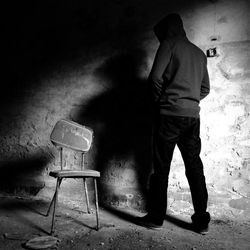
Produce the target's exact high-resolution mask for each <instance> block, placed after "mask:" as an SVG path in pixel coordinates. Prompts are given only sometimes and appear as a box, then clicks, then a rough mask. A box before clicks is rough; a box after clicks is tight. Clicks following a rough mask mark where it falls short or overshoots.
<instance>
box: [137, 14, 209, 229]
mask: <svg viewBox="0 0 250 250" xmlns="http://www.w3.org/2000/svg"><path fill="white" fill-rule="evenodd" d="M154 32H155V35H156V36H157V38H158V40H159V42H160V46H159V48H158V50H157V53H156V55H155V59H154V62H153V66H152V69H151V72H150V75H149V79H148V80H149V83H150V86H151V89H152V99H153V106H154V112H155V114H154V117H155V124H154V127H155V128H154V133H153V169H154V171H153V174H152V176H151V178H150V183H149V197H148V208H147V210H148V213H147V215H146V216H144V217H140V218H138V221H137V222H138V223H139V224H140V225H142V226H145V227H148V228H159V227H161V226H162V225H163V221H164V218H165V215H166V208H167V187H168V176H169V171H170V164H171V160H172V156H173V152H174V148H175V146H176V145H177V146H178V148H179V149H180V152H181V155H182V158H183V161H184V164H185V173H186V177H187V180H188V183H189V186H190V191H191V196H192V201H193V207H194V214H193V215H192V217H191V219H192V222H193V223H192V225H193V229H194V230H195V231H197V232H199V233H202V234H205V233H207V232H208V224H209V221H210V214H209V213H208V212H207V201H208V193H207V188H206V182H205V177H204V172H203V164H202V161H201V159H200V156H199V155H200V151H201V140H200V118H199V111H200V107H199V103H200V101H201V100H202V99H203V98H205V97H206V96H207V95H208V94H209V91H210V84H209V76H208V71H207V58H206V56H205V54H204V53H203V51H202V50H201V49H199V48H198V47H197V46H196V45H194V44H193V43H191V42H190V41H189V40H188V38H187V37H186V33H185V31H184V28H183V22H182V19H181V17H180V15H178V14H175V13H173V14H169V15H167V16H166V17H165V18H164V19H162V20H161V21H160V22H159V23H157V24H156V26H155V27H154Z"/></svg>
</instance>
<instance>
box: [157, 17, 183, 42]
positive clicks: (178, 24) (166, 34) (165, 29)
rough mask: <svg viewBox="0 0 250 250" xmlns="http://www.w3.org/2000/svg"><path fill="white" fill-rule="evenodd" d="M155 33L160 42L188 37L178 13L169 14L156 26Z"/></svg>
mask: <svg viewBox="0 0 250 250" xmlns="http://www.w3.org/2000/svg"><path fill="white" fill-rule="evenodd" d="M154 33H155V35H156V36H157V38H158V40H159V41H160V42H162V41H163V40H165V39H169V38H175V37H186V32H185V30H184V27H183V22H182V19H181V17H180V15H179V14H176V13H172V14H169V15H167V16H166V17H164V18H163V19H162V20H160V21H159V22H158V23H157V24H156V25H155V26H154Z"/></svg>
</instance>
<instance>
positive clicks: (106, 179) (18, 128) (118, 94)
mask: <svg viewBox="0 0 250 250" xmlns="http://www.w3.org/2000/svg"><path fill="white" fill-rule="evenodd" d="M30 4H31V3H30ZM31 5H32V4H31ZM19 7H20V8H21V10H23V12H25V13H23V15H20V14H17V13H19V12H18V10H19ZM26 7H27V6H19V5H17V6H16V11H12V9H11V12H10V14H11V15H10V16H11V17H12V18H14V16H15V15H18V16H19V17H20V20H19V19H18V18H16V19H13V20H11V18H9V20H7V21H8V22H9V23H8V26H7V27H8V29H9V30H11V31H12V32H9V33H8V32H7V34H6V37H8V39H9V40H8V39H7V43H8V45H7V48H9V50H7V51H8V56H7V59H6V64H7V70H6V72H5V73H6V74H7V77H8V79H9V81H8V82H7V83H5V84H4V83H2V87H3V88H2V90H3V91H2V92H1V95H0V97H1V107H0V110H1V114H2V115H1V118H0V121H1V122H0V143H1V147H0V155H1V159H0V168H1V171H2V174H1V177H0V180H1V182H0V183H1V184H0V188H1V192H5V193H6V192H7V193H12V194H13V193H14V194H22V193H28V194H33V195H37V196H39V197H46V198H48V197H51V195H52V191H53V190H54V187H55V180H54V179H53V178H51V177H49V176H48V172H49V170H50V169H54V168H56V165H58V158H57V156H58V153H57V152H56V150H55V149H54V148H53V146H52V145H51V143H50V141H49V135H50V132H51V130H52V128H53V126H54V124H55V123H56V121H57V120H59V119H61V118H69V119H72V120H74V121H76V122H79V123H82V124H86V125H89V126H91V127H92V128H93V129H94V132H95V139H94V145H93V148H92V150H91V152H90V153H89V154H88V155H87V157H86V159H85V161H86V165H87V167H89V168H95V169H98V170H100V171H101V175H102V177H101V180H100V183H99V190H100V194H101V195H100V198H101V200H102V202H103V203H106V204H108V205H110V204H111V205H113V206H123V207H132V208H136V209H140V210H143V209H144V208H145V194H146V191H147V184H148V176H149V174H150V172H151V165H150V161H151V151H150V142H151V129H150V119H149V113H148V110H149V107H148V102H147V89H146V87H145V86H146V78H147V75H148V73H149V70H150V67H151V65H152V62H153V58H154V54H155V51H156V48H157V46H158V42H157V41H156V39H155V37H154V35H153V33H152V27H153V25H154V24H155V23H156V22H157V21H158V20H159V18H161V17H163V16H164V15H165V14H166V13H168V12H172V11H177V12H179V13H180V14H181V15H182V17H183V20H184V24H185V29H186V31H187V36H188V38H189V39H190V40H191V41H193V42H194V43H195V44H197V45H199V46H200V47H201V48H202V49H203V50H204V52H205V51H206V49H208V48H213V47H216V48H217V51H218V55H219V56H218V57H214V58H209V59H208V68H209V73H210V78H211V93H210V95H209V96H208V98H206V99H205V100H204V101H203V102H202V103H201V122H202V124H201V137H202V142H203V147H202V153H201V157H202V159H203V163H204V171H205V174H206V179H207V184H208V190H209V195H210V196H209V210H210V212H211V214H212V215H213V216H218V217H223V216H231V217H232V216H234V217H237V218H247V217H250V202H249V200H250V133H249V132H250V115H249V114H250V71H249V69H250V59H249V58H250V42H249V40H250V39H249V37H250V33H249V26H250V17H249V15H250V14H249V13H250V6H249V1H247V0H239V1H238V0H235V1H234V0H218V1H209V0H203V1H196V0H193V1H189V2H188V3H187V1H181V0H177V1H174V3H172V1H163V0H157V1H140V0H137V1H126V2H123V1H115V0H114V1H109V3H105V4H104V3H100V2H98V1H97V2H95V1H85V2H84V4H83V3H82V4H81V3H79V2H75V3H74V4H73V3H71V4H69V3H64V2H62V3H61V4H60V5H57V4H56V3H54V2H48V3H47V2H44V3H40V4H37V5H36V6H33V5H32V8H31V9H32V11H27V10H26ZM45 16H46V18H44V17H45ZM17 20H18V21H19V22H17ZM13 29H14V32H13ZM213 37H216V38H217V40H216V41H211V38H213ZM17 41H18V42H17ZM66 160H67V161H69V162H70V165H74V164H78V163H79V157H78V155H76V154H72V153H71V152H70V151H66ZM82 188H83V187H82V186H81V183H80V182H78V181H76V180H69V181H65V183H63V185H62V188H61V190H62V192H61V196H60V200H61V201H65V202H66V203H67V204H69V203H70V204H71V205H72V206H74V207H75V206H80V204H81V203H80V202H79V201H80V200H81V199H82V194H83V192H82V190H83V189H82ZM168 207H169V210H170V211H172V212H173V213H190V214H191V213H192V205H191V197H190V193H189V187H188V183H187V180H186V178H185V173H184V166H183V162H182V159H181V156H180V153H179V151H178V149H176V150H175V154H174V158H173V162H172V168H171V173H170V180H169V204H168Z"/></svg>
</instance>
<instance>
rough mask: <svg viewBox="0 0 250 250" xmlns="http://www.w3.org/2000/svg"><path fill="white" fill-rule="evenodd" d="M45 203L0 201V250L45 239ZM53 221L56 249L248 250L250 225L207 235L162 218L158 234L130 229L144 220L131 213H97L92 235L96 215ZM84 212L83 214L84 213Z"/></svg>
mask: <svg viewBox="0 0 250 250" xmlns="http://www.w3.org/2000/svg"><path fill="white" fill-rule="evenodd" d="M47 207H48V202H47V201H44V200H37V199H31V198H23V197H6V196H2V197H0V225H1V226H0V249H1V250H12V249H15V250H18V249H24V248H25V242H26V241H27V240H29V239H32V238H34V237H36V236H44V235H48V232H49V230H50V222H51V217H45V216H44V214H45V211H46V208H47ZM59 207H60V208H59V210H58V216H57V218H56V219H57V220H56V229H57V231H56V234H55V236H56V237H58V238H59V239H60V243H59V245H58V247H57V249H63V250H64V249H65V250H67V249H70V250H74V249H81V250H83V249H91V250H94V249H96V250H99V249H115V250H116V249H141V250H142V249H157V250H158V249H159V250H160V249H181V250H182V249H190V250H196V249H197V250H198V249H202V250H206V249H216V250H217V249H227V250H229V249H230V250H231V249H250V237H249V236H250V221H234V220H225V219H224V220H220V219H216V218H214V219H213V220H212V222H211V225H210V231H209V234H208V235H206V236H202V235H199V234H197V233H195V232H193V231H191V230H190V218H189V217H187V216H186V217H185V216H183V215H182V216H178V217H177V216H173V215H168V216H166V220H165V222H164V225H163V228H162V229H161V230H157V231H156V230H149V229H145V228H142V227H140V226H137V225H135V224H134V223H133V220H134V218H135V216H141V215H142V214H141V213H139V212H137V211H131V210H129V209H120V210H115V209H112V210H110V209H101V211H100V215H101V228H100V230H99V231H96V230H95V229H94V226H95V214H94V213H93V214H90V215H89V214H86V213H84V212H81V211H80V208H79V207H77V206H75V207H73V208H72V207H71V208H69V206H66V205H60V206H59ZM84 211H85V210H84Z"/></svg>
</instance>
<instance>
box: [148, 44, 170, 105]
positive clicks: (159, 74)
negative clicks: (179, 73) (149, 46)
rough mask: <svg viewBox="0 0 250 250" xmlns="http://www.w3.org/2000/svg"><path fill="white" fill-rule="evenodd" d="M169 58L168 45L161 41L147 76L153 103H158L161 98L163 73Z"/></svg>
mask: <svg viewBox="0 0 250 250" xmlns="http://www.w3.org/2000/svg"><path fill="white" fill-rule="evenodd" d="M170 57H171V51H170V46H169V43H168V42H167V41H163V42H162V43H161V44H160V46H159V48H158V50H157V52H156V55H155V59H154V62H153V66H152V69H151V72H150V75H149V81H150V85H151V86H152V91H153V93H152V94H153V101H154V102H158V101H159V98H160V96H161V91H162V85H163V82H164V79H163V73H164V71H165V69H166V68H167V66H168V64H169V61H170Z"/></svg>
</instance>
